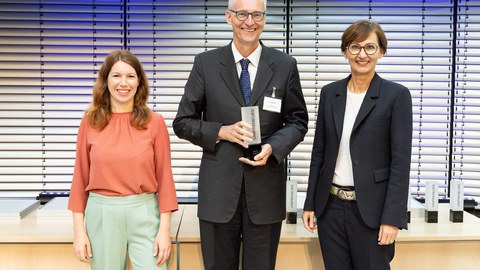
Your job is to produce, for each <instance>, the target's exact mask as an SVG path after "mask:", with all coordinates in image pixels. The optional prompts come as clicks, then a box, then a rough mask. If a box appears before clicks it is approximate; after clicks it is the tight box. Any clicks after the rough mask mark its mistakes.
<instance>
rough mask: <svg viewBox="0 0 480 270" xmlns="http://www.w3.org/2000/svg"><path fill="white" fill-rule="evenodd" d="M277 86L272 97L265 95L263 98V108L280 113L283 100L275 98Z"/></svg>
mask: <svg viewBox="0 0 480 270" xmlns="http://www.w3.org/2000/svg"><path fill="white" fill-rule="evenodd" d="M275 90H276V87H273V91H272V97H265V98H264V99H263V110H265V111H270V112H275V113H280V112H281V111H282V100H281V99H279V98H275Z"/></svg>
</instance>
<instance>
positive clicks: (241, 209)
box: [173, 0, 308, 270]
mask: <svg viewBox="0 0 480 270" xmlns="http://www.w3.org/2000/svg"><path fill="white" fill-rule="evenodd" d="M265 11H266V1H262V0H233V1H229V6H228V10H227V11H226V13H225V17H226V20H227V22H228V24H230V25H232V29H233V42H231V43H230V44H229V45H227V46H225V47H222V48H219V49H215V50H212V51H208V52H205V53H201V54H199V55H197V56H196V57H195V61H194V64H193V68H192V71H191V73H190V77H189V78H188V81H187V84H186V85H185V93H184V95H183V97H182V100H181V101H180V105H179V108H178V113H177V116H176V118H175V120H174V122H173V128H174V131H175V134H176V135H177V136H178V137H179V138H183V139H186V140H188V141H190V142H192V143H193V144H195V145H198V146H200V147H202V148H203V156H202V161H201V165H200V172H199V183H198V184H199V186H198V217H199V219H200V234H201V235H200V236H201V247H202V255H203V261H204V265H205V269H221V270H228V269H238V267H239V262H240V258H239V254H240V246H241V243H243V250H242V251H243V252H242V253H243V260H242V264H243V268H244V269H261V270H266V269H274V268H275V260H276V253H277V247H278V242H279V238H280V230H281V224H282V220H284V219H285V212H286V209H285V206H286V202H285V196H286V175H285V163H284V159H285V158H286V157H287V155H288V154H289V153H290V152H291V151H292V150H293V149H294V148H295V147H296V145H297V144H298V143H300V142H301V141H302V140H303V138H304V136H305V134H306V132H307V123H308V114H307V109H306V105H305V100H304V98H303V93H302V89H301V86H300V79H299V74H298V70H297V64H296V61H295V59H293V58H292V57H290V56H288V55H287V54H285V53H283V52H280V51H278V50H275V49H271V48H268V47H266V46H264V45H263V44H262V43H261V42H260V41H259V38H260V34H261V33H262V30H263V27H264V24H265ZM246 59H248V62H247V61H246ZM242 63H243V64H242ZM242 65H243V67H242ZM240 81H241V83H240ZM250 85H251V86H252V87H251V88H250ZM274 89H275V90H274ZM242 93H243V95H242ZM272 96H273V97H272ZM267 100H268V102H266V101H267ZM245 106H258V108H259V111H260V126H261V151H260V153H258V154H256V155H255V156H254V158H253V160H252V159H250V158H248V157H246V153H247V152H248V150H247V148H248V143H249V142H250V141H251V140H252V137H253V134H252V130H251V128H252V126H251V125H249V124H248V123H246V122H244V121H241V108H242V107H245Z"/></svg>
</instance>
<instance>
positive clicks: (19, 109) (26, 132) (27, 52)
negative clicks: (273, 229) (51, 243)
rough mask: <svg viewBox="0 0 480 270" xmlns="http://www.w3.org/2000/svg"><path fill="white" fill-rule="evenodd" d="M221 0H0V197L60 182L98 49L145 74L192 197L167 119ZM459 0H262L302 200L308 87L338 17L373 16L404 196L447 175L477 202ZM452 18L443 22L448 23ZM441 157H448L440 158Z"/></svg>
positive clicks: (313, 106)
mask: <svg viewBox="0 0 480 270" xmlns="http://www.w3.org/2000/svg"><path fill="white" fill-rule="evenodd" d="M226 5H227V1H226V0H225V1H223V0H209V1H205V0H185V1H174V0H166V1H163V0H162V1H161V0H140V1H132V0H127V1H123V0H109V1H105V0H103V1H101V0H89V1H73V0H48V1H47V0H18V1H6V0H0V196H2V197H5V196H7V197H33V196H36V195H37V194H38V192H40V191H68V190H69V188H70V181H71V174H72V172H73V164H74V158H75V139H76V132H77V128H78V124H79V123H80V118H81V117H82V115H83V111H84V110H85V109H86V107H87V106H88V103H89V102H90V100H91V89H92V84H93V82H94V80H95V78H96V76H97V71H98V69H99V67H100V65H101V63H102V62H103V59H104V58H105V56H106V55H107V54H108V53H109V52H110V51H112V50H115V49H120V48H127V49H129V50H131V51H132V52H134V53H135V54H136V55H138V56H139V58H140V60H141V61H142V63H143V64H144V67H145V69H146V71H147V75H148V77H149V79H150V86H151V96H150V99H149V106H150V107H151V108H152V109H153V110H155V111H157V112H159V113H161V114H162V115H163V116H164V117H165V120H166V122H167V127H168V129H169V133H170V139H171V142H172V166H173V172H174V178H175V181H176V187H177V193H178V196H179V197H181V198H187V199H192V200H195V199H196V192H197V182H198V176H197V175H198V166H199V164H200V157H201V149H199V148H198V147H196V146H193V145H192V144H191V143H189V142H186V141H183V140H180V139H178V138H177V137H176V136H175V135H174V134H173V130H172V128H171V122H172V120H173V118H174V116H175V114H176V110H177V106H178V102H179V101H180V98H181V95H182V94H183V87H184V85H185V82H186V79H187V77H188V74H189V72H190V69H191V67H192V62H193V58H194V56H195V55H196V54H198V53H200V52H203V51H206V50H211V49H214V48H217V47H220V46H224V45H225V44H227V43H228V42H230V40H231V26H229V25H228V24H227V23H226V22H225V16H224V13H225V9H226ZM479 17H480V5H479V4H477V3H473V1H466V0H459V1H457V2H455V1H452V0H449V1H447V0H426V1H414V0H407V1H385V0H384V1H376V0H349V1H348V0H342V1H340V0H339V1H309V0H288V1H287V0H283V1H281V0H269V1H268V8H267V24H266V27H265V30H264V33H263V34H262V36H261V39H262V41H263V42H264V43H265V44H266V45H267V46H270V47H274V48H277V49H279V50H282V51H285V52H287V53H289V54H291V55H292V56H294V57H295V58H296V59H297V61H298V66H299V70H300V77H301V80H302V87H303V91H304V95H305V99H306V102H307V107H308V110H309V116H310V122H309V131H308V134H307V136H306V137H305V140H304V142H302V143H301V144H300V145H299V146H297V147H296V149H295V150H294V151H293V152H292V154H291V155H290V156H289V159H288V164H287V167H288V168H287V169H288V171H287V172H288V177H289V179H290V180H295V181H297V182H298V183H299V186H298V190H299V193H298V194H299V202H298V205H299V207H301V205H303V199H304V195H305V190H306V185H307V180H308V171H309V165H310V152H311V146H312V143H313V134H314V129H315V126H314V123H315V119H316V111H317V105H318V97H319V93H320V91H321V88H322V87H323V86H324V85H325V84H327V83H329V82H332V81H335V80H339V79H342V78H344V77H345V76H347V75H348V73H349V66H348V63H347V62H346V60H345V59H344V57H343V55H342V54H341V51H340V49H339V45H340V38H341V34H342V33H343V31H344V30H345V28H346V27H348V26H349V25H350V24H351V23H352V22H354V21H357V20H359V19H368V20H373V21H377V22H379V23H380V24H381V25H382V27H383V28H384V30H385V31H386V34H387V37H388V39H389V48H388V52H387V55H386V56H385V57H384V58H383V59H381V60H380V61H379V63H378V66H377V71H378V73H379V74H380V75H381V76H382V77H384V78H386V79H390V80H393V81H396V82H399V83H402V84H404V85H405V86H407V87H408V88H409V89H410V91H411V93H412V97H413V104H414V108H413V110H414V134H413V135H414V142H413V148H412V166H411V167H412V170H411V179H410V182H411V193H412V194H413V195H414V196H423V194H424V192H425V191H424V186H425V182H426V181H429V180H432V181H437V182H438V183H439V184H440V187H441V190H440V194H441V196H442V197H445V196H447V195H448V182H449V180H450V179H461V180H463V181H464V183H465V191H466V194H467V196H472V197H474V198H476V199H477V201H478V200H480V178H479V177H478V176H477V174H478V169H477V167H478V163H479V162H480V161H479V159H478V157H477V156H478V153H479V150H478V149H479V144H478V141H479V131H480V119H479V118H478V115H479V111H478V109H477V107H478V105H479V103H480V101H478V98H479V97H480V94H479V93H478V90H477V89H478V86H479V84H480V83H479V80H478V79H477V78H476V77H478V73H479V70H480V68H478V63H479V61H478V57H477V56H478V47H479V44H478V40H479V35H480V34H479V31H478V29H479V27H478V25H479V23H480V21H479ZM455 22H457V23H455ZM450 165H451V166H450Z"/></svg>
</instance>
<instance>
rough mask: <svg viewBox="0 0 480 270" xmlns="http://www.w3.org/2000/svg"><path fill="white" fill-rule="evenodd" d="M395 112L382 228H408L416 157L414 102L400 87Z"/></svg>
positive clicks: (394, 106)
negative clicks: (413, 157) (413, 163)
mask: <svg viewBox="0 0 480 270" xmlns="http://www.w3.org/2000/svg"><path fill="white" fill-rule="evenodd" d="M400 87H401V88H402V89H400V90H401V91H400V94H399V95H398V97H397V99H396V101H395V103H394V105H393V108H392V122H391V132H390V134H391V155H392V159H391V165H390V177H389V180H388V187H387V193H386V196H385V204H384V207H383V212H382V217H381V220H380V223H381V224H389V225H394V226H396V227H399V228H406V227H407V219H406V212H407V203H408V201H407V200H408V193H409V186H410V162H411V154H412V150H411V149H412V122H413V120H412V118H413V116H412V98H411V95H410V91H409V90H408V89H407V88H406V87H404V86H400Z"/></svg>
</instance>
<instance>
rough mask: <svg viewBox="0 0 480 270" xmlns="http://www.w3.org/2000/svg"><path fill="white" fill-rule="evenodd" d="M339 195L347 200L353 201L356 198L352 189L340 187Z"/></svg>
mask: <svg viewBox="0 0 480 270" xmlns="http://www.w3.org/2000/svg"><path fill="white" fill-rule="evenodd" d="M337 196H338V197H339V198H340V199H342V200H345V201H353V200H355V193H354V192H352V191H347V190H344V189H338V191H337Z"/></svg>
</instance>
